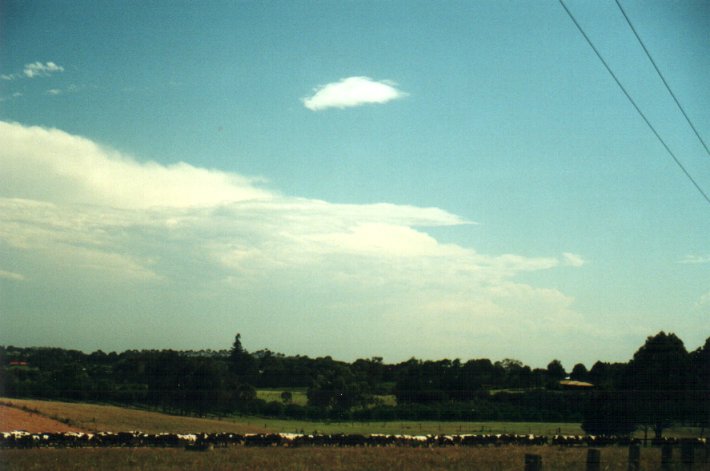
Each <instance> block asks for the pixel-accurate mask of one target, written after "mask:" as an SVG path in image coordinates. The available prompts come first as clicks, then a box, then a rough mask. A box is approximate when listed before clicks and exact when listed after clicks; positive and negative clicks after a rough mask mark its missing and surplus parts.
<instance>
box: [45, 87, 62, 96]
mask: <svg viewBox="0 0 710 471" xmlns="http://www.w3.org/2000/svg"><path fill="white" fill-rule="evenodd" d="M61 94H62V91H61V90H60V89H59V88H50V89H49V90H47V95H53V96H56V95H61Z"/></svg>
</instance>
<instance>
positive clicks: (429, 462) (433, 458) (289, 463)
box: [0, 446, 707, 471]
mask: <svg viewBox="0 0 710 471" xmlns="http://www.w3.org/2000/svg"><path fill="white" fill-rule="evenodd" d="M526 453H535V454H538V455H540V456H542V462H543V468H544V469H545V470H561V471H565V470H569V471H576V470H583V469H584V467H585V464H584V463H585V458H586V449H583V448H560V447H549V446H543V447H516V446H503V447H498V448H495V447H491V448H241V447H238V448H227V449H216V450H212V451H209V452H205V453H198V452H190V451H185V450H181V449H150V448H137V449H39V450H3V451H2V452H1V453H0V469H3V470H7V471H10V470H48V469H54V470H72V469H75V470H87V469H96V470H128V469H144V470H167V469H176V470H177V469H180V470H207V469H209V470H228V469H238V470H254V471H257V470H258V471H262V470H277V469H287V470H304V471H305V470H333V471H345V470H348V471H350V470H353V471H354V470H379V469H382V470H410V469H412V470H462V471H463V470H466V471H470V470H493V471H495V470H499V471H514V470H523V469H524V456H525V454H526ZM627 454H628V451H627V450H626V449H625V448H616V447H612V448H605V449H603V450H602V455H601V456H602V463H601V469H603V470H609V471H611V470H624V471H626V470H627V467H628V465H627V462H626V459H627ZM641 460H642V463H641V469H642V470H649V471H650V470H656V469H659V467H658V463H659V461H660V452H659V451H658V450H657V449H643V450H642V452H641ZM693 469H694V470H702V469H707V468H702V467H699V466H696V467H694V468H693Z"/></svg>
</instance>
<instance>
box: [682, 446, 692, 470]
mask: <svg viewBox="0 0 710 471" xmlns="http://www.w3.org/2000/svg"><path fill="white" fill-rule="evenodd" d="M680 462H681V463H683V469H684V470H688V471H690V470H691V469H693V463H695V444H694V443H692V442H682V443H681V444H680Z"/></svg>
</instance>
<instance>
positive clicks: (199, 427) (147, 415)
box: [0, 398, 582, 435]
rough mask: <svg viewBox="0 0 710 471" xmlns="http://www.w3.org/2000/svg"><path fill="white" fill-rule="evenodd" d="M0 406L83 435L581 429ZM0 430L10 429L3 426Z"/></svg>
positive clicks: (17, 402) (573, 430)
mask: <svg viewBox="0 0 710 471" xmlns="http://www.w3.org/2000/svg"><path fill="white" fill-rule="evenodd" d="M0 402H2V403H7V404H12V405H14V406H17V407H24V408H26V409H30V410H36V411H38V412H40V413H41V414H42V415H45V416H47V417H53V418H55V419H58V420H64V421H65V422H66V421H67V420H68V423H69V424H70V425H72V426H75V427H78V428H80V429H83V430H87V431H93V430H105V431H120V430H140V431H143V432H146V433H159V432H175V433H179V432H234V433H258V432H301V431H303V432H305V433H312V432H315V431H318V432H320V433H360V434H370V433H386V434H412V435H417V434H462V433H525V434H530V433H533V434H537V435H552V434H555V433H564V434H580V433H582V430H581V429H580V427H579V424H570V423H539V422H408V421H394V422H310V421H302V420H285V419H284V420H279V419H271V418H258V417H232V418H224V419H221V420H218V419H202V418H196V417H179V416H174V415H168V414H161V413H158V412H151V411H145V410H140V409H130V408H124V407H116V406H106V405H97V404H85V403H73V402H58V401H40V400H34V399H10V398H0ZM2 425H3V424H0V428H2V429H5V428H9V427H7V426H4V427H2Z"/></svg>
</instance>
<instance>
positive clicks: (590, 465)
mask: <svg viewBox="0 0 710 471" xmlns="http://www.w3.org/2000/svg"><path fill="white" fill-rule="evenodd" d="M601 461H602V459H601V452H600V451H599V450H595V449H593V448H590V449H588V450H587V471H599V470H600V469H601Z"/></svg>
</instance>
